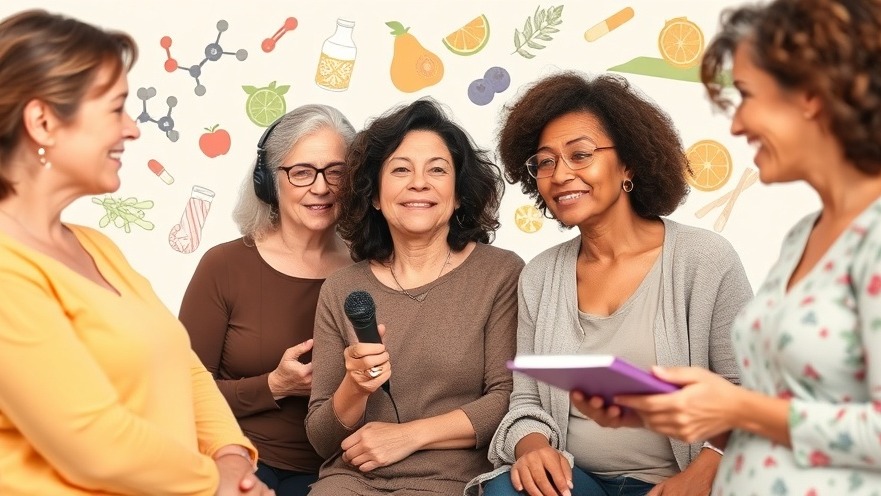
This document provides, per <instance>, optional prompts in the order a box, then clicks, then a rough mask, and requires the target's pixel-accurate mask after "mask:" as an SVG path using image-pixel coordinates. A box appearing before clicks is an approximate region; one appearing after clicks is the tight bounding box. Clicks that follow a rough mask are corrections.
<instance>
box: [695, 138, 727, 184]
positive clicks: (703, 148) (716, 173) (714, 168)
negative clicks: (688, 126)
mask: <svg viewBox="0 0 881 496" xmlns="http://www.w3.org/2000/svg"><path fill="white" fill-rule="evenodd" d="M685 155H686V157H687V158H688V165H689V166H690V167H691V172H692V174H688V173H686V174H685V178H686V180H687V181H688V184H690V185H691V186H692V187H693V188H694V189H697V190H700V191H716V190H717V189H719V188H721V187H722V186H724V185H725V183H726V182H728V179H730V178H731V170H732V169H733V167H732V164H731V154H730V153H728V149H727V148H725V146H723V145H722V143H719V142H718V141H713V140H702V141H698V142H697V143H695V144H693V145H691V147H690V148H689V149H688V150H687V151H686V152H685Z"/></svg>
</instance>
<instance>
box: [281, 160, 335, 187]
mask: <svg viewBox="0 0 881 496" xmlns="http://www.w3.org/2000/svg"><path fill="white" fill-rule="evenodd" d="M278 170H280V171H284V172H285V174H287V175H288V182H290V183H291V184H292V185H294V186H301V187H302V186H312V184H313V183H314V182H315V179H316V178H317V177H318V174H321V175H322V176H324V182H326V183H327V184H329V185H331V186H336V185H338V184H339V183H340V180H342V178H343V175H344V174H345V173H346V166H345V165H344V164H334V165H328V166H327V167H325V168H323V169H319V168H318V167H315V166H313V165H308V164H298V165H288V166H287V167H279V168H278Z"/></svg>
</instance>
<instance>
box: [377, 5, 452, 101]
mask: <svg viewBox="0 0 881 496" xmlns="http://www.w3.org/2000/svg"><path fill="white" fill-rule="evenodd" d="M386 25H387V26H388V27H390V28H392V33H391V34H393V35H394V36H395V47H394V54H393V55H392V66H391V70H390V75H391V78H392V84H394V85H395V88H397V89H399V90H401V91H403V92H405V93H413V92H414V91H419V90H421V89H423V88H427V87H429V86H432V85H435V84H437V83H438V82H440V80H441V79H442V78H443V77H444V63H443V62H441V59H440V57H438V56H437V55H435V54H434V53H432V52H430V51H428V50H427V49H425V47H423V46H422V44H421V43H419V40H417V39H416V37H415V36H413V35H412V34H410V33H409V32H408V31H409V30H410V28H405V27H404V25H403V24H401V23H400V22H397V21H391V22H387V23H386Z"/></svg>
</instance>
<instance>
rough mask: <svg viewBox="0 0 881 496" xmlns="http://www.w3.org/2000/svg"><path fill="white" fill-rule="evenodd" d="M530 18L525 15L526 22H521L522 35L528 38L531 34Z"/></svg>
mask: <svg viewBox="0 0 881 496" xmlns="http://www.w3.org/2000/svg"><path fill="white" fill-rule="evenodd" d="M532 33H533V30H532V18H531V17H527V18H526V22H524V23H523V36H525V37H526V39H527V40H528V39H529V37H530V36H532Z"/></svg>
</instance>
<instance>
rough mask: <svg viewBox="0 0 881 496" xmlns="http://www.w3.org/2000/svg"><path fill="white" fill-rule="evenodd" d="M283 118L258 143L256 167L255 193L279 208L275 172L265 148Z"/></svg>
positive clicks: (271, 125)
mask: <svg viewBox="0 0 881 496" xmlns="http://www.w3.org/2000/svg"><path fill="white" fill-rule="evenodd" d="M283 118H284V116H281V117H279V118H278V120H276V121H275V122H273V123H272V124H270V125H269V127H268V128H266V131H264V132H263V136H261V137H260V141H258V142H257V163H256V164H255V165H254V193H255V194H256V195H257V198H259V199H260V201H262V202H263V203H266V204H268V205H269V206H272V207H276V206H278V190H277V189H276V187H275V181H274V180H273V177H272V175H273V174H275V171H274V170H270V168H269V164H267V163H266V148H264V147H265V146H266V140H267V139H269V135H270V134H271V133H272V130H273V129H275V126H277V125H278V123H279V122H281V120H282V119H283Z"/></svg>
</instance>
